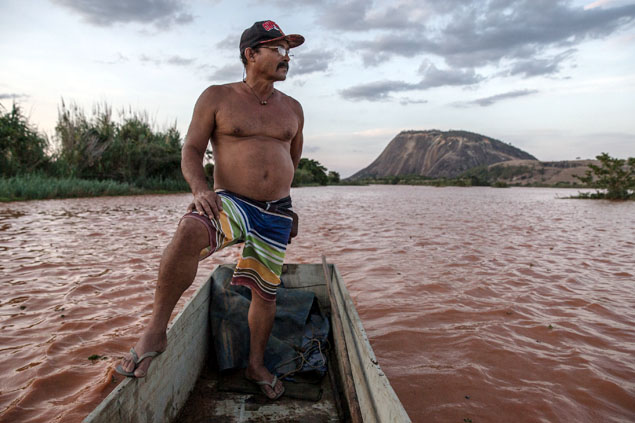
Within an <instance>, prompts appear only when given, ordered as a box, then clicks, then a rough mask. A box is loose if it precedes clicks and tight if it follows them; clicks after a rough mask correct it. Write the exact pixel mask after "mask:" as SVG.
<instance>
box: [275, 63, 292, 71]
mask: <svg viewBox="0 0 635 423" xmlns="http://www.w3.org/2000/svg"><path fill="white" fill-rule="evenodd" d="M280 68H285V69H286V70H289V64H288V63H287V62H280V63H278V67H277V68H276V70H277V69H280Z"/></svg>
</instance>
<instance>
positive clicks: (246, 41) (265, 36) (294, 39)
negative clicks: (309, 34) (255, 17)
mask: <svg viewBox="0 0 635 423" xmlns="http://www.w3.org/2000/svg"><path fill="white" fill-rule="evenodd" d="M278 40H285V41H286V42H288V43H289V48H294V47H297V46H299V45H300V44H302V43H304V37H303V36H302V35H299V34H289V35H285V34H284V32H282V29H280V27H279V26H278V24H277V23H275V22H274V21H259V22H256V23H255V24H253V25H252V26H251V27H250V28H247V29H246V30H244V31H243V35H242V36H241V37H240V53H241V54H242V53H243V52H244V51H245V49H246V48H247V47H256V46H257V45H258V44H264V43H269V42H271V41H278Z"/></svg>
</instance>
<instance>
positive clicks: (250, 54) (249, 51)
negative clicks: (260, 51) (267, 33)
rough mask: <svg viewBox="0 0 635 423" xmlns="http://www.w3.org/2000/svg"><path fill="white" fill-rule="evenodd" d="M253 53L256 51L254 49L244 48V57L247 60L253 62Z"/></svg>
mask: <svg viewBox="0 0 635 423" xmlns="http://www.w3.org/2000/svg"><path fill="white" fill-rule="evenodd" d="M254 53H256V51H255V50H254V49H253V48H251V47H247V48H246V49H245V57H246V58H247V61H249V62H253V61H254V60H255V59H254Z"/></svg>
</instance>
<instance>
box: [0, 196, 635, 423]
mask: <svg viewBox="0 0 635 423" xmlns="http://www.w3.org/2000/svg"><path fill="white" fill-rule="evenodd" d="M576 193H577V191H576V190H566V189H541V188H509V189H494V188H456V187H449V188H433V187H414V186H386V185H384V186H368V187H319V188H300V189H294V190H293V191H292V197H293V201H294V206H295V209H296V211H297V212H298V213H299V214H300V218H301V223H300V234H299V236H298V238H296V240H294V242H293V243H292V244H291V245H290V247H289V250H288V254H287V260H286V261H287V262H289V263H292V262H296V263H317V262H319V261H320V256H321V255H322V254H326V255H327V257H328V259H329V261H330V262H333V263H335V264H336V265H337V266H338V268H339V269H340V272H341V274H342V276H343V278H344V281H345V282H346V285H347V286H348V289H349V290H350V292H351V295H352V297H353V299H354V301H355V303H356V306H357V309H358V311H359V314H360V316H361V318H362V320H363V324H364V326H365V328H366V331H367V333H368V336H369V338H370V341H371V344H372V346H373V348H374V350H375V353H376V355H377V358H378V360H379V364H380V365H381V366H382V368H383V369H384V371H385V372H386V374H387V375H388V377H389V379H390V382H391V384H392V385H393V387H394V389H395V391H396V393H397V395H398V396H399V398H400V399H401V401H402V402H403V404H404V406H405V408H406V410H407V411H408V413H409V415H410V416H411V418H412V420H413V421H415V422H459V423H460V422H464V421H472V422H474V423H477V422H507V421H514V422H633V421H635V202H626V203H624V202H623V203H612V202H608V201H591V200H570V199H564V197H568V196H570V195H575V194H576ZM189 198H190V196H189V195H185V194H179V195H161V196H138V197H107V198H87V199H69V200H50V201H31V202H16V203H4V204H2V203H0V328H1V331H0V421H2V422H24V423H28V422H32V423H34V422H47V423H48V422H79V421H81V420H82V419H83V418H84V417H85V416H86V415H87V414H88V413H89V412H90V411H91V410H92V409H93V408H94V407H95V406H96V405H97V404H98V403H99V402H100V401H101V400H102V399H103V398H104V397H105V396H106V395H107V394H108V393H109V392H110V391H112V389H114V387H115V386H116V384H117V383H118V382H120V381H121V377H119V376H118V375H116V374H114V372H113V369H114V366H115V365H116V364H117V362H118V360H119V357H121V356H122V355H123V354H124V353H125V352H126V351H127V350H128V349H129V348H130V346H131V345H133V344H134V342H135V340H136V338H137V336H138V334H139V333H140V332H141V330H142V328H143V325H144V323H145V322H146V321H147V320H148V318H149V316H150V312H151V308H152V295H153V292H154V283H155V277H156V273H157V270H158V264H159V258H160V256H161V253H162V250H163V248H164V246H165V245H166V244H167V242H168V240H169V239H170V237H171V234H172V233H173V231H174V229H175V227H176V225H177V223H178V220H179V218H180V216H181V215H182V214H183V212H184V210H185V207H186V206H187V204H188V201H189ZM239 255H240V249H239V248H236V247H234V248H231V249H228V250H225V251H222V252H221V253H219V254H218V255H216V256H212V257H211V258H209V259H207V260H206V261H204V262H203V263H202V264H201V266H200V267H199V272H198V275H197V277H196V280H195V282H194V284H193V286H192V287H191V288H190V289H189V290H188V291H187V292H186V293H185V295H184V297H183V298H182V299H181V301H180V302H179V304H178V305H177V307H176V310H175V313H174V314H175V315H176V313H177V312H178V311H179V310H180V309H181V308H182V307H183V305H184V304H185V302H186V300H187V299H188V298H189V297H190V296H191V295H192V294H193V293H194V291H195V289H196V288H197V287H198V286H200V284H201V283H202V282H203V281H204V280H205V279H206V278H207V277H208V276H209V274H210V273H211V271H212V270H213V268H214V267H215V266H216V265H217V264H219V263H222V262H231V261H235V260H236V259H237V258H238V257H239ZM94 354H97V355H100V356H102V357H103V358H100V359H97V360H93V361H91V360H89V359H88V357H89V356H91V355H94ZM154 370H155V371H156V370H157V369H154ZM150 371H153V367H151V368H150ZM113 375H115V377H113Z"/></svg>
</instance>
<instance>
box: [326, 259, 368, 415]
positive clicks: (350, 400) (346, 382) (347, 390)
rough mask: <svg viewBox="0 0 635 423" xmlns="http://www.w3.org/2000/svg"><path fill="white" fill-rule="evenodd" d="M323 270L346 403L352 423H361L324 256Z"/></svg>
mask: <svg viewBox="0 0 635 423" xmlns="http://www.w3.org/2000/svg"><path fill="white" fill-rule="evenodd" d="M322 268H323V270H324V278H325V280H326V286H327V289H328V293H329V298H330V300H331V324H332V327H331V328H332V330H333V340H334V341H335V350H336V355H337V356H338V357H339V358H340V359H339V360H338V367H339V371H340V376H341V378H342V387H343V390H344V396H345V397H346V402H347V404H348V411H349V413H350V418H351V422H353V423H360V422H363V421H364V420H363V419H362V412H361V410H360V404H359V400H358V398H357V392H356V390H355V383H354V379H353V373H352V369H351V363H350V362H349V359H348V358H349V352H348V348H347V344H346V339H345V334H344V328H343V326H342V320H341V317H340V307H339V306H338V305H337V297H336V295H335V293H334V289H333V284H332V280H331V275H330V272H329V271H328V265H327V264H326V257H325V256H322Z"/></svg>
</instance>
